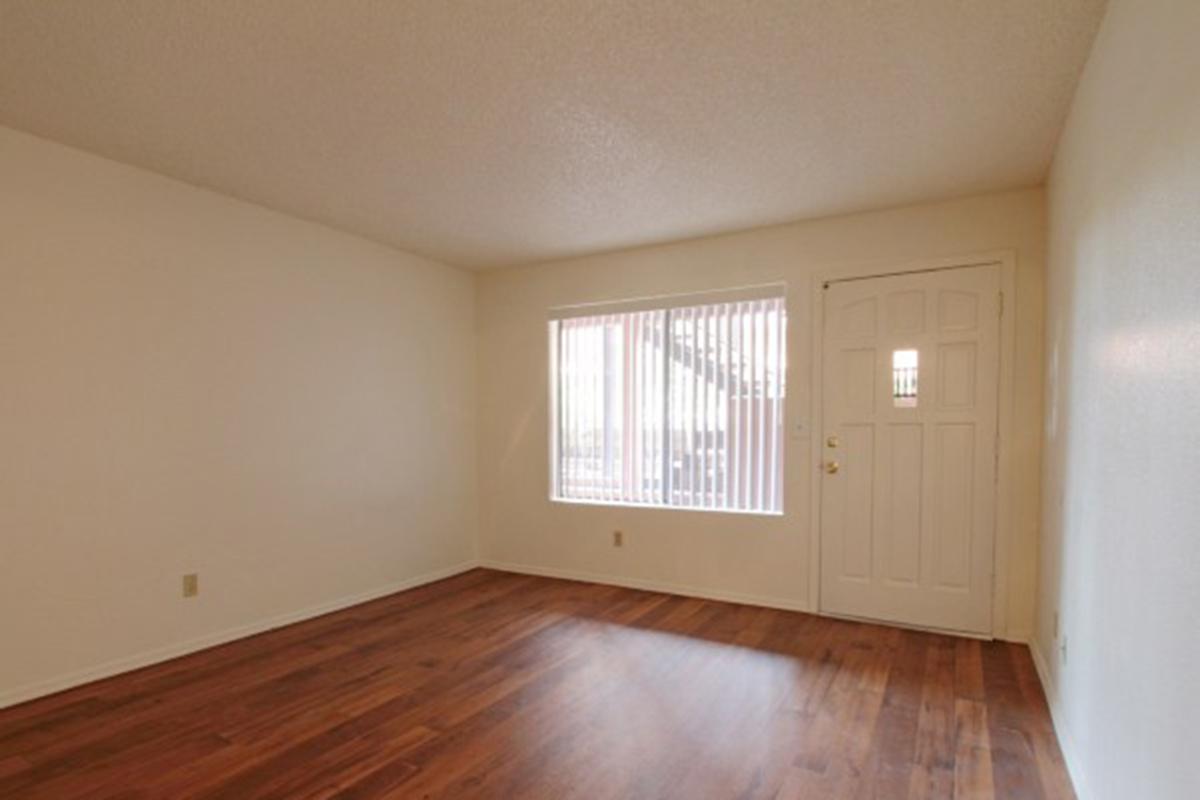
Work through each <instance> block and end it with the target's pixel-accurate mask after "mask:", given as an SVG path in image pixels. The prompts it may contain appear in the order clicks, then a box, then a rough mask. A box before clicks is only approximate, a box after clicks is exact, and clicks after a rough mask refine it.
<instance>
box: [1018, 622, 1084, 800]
mask: <svg viewBox="0 0 1200 800" xmlns="http://www.w3.org/2000/svg"><path fill="white" fill-rule="evenodd" d="M1029 653H1030V655H1031V656H1033V667H1034V669H1035V670H1037V674H1038V680H1040V681H1041V682H1042V691H1043V692H1044V693H1045V694H1046V704H1047V705H1048V706H1050V720H1051V722H1053V723H1054V734H1055V736H1057V737H1058V749H1059V750H1061V751H1062V754H1063V761H1064V762H1065V763H1066V765H1067V774H1069V775H1070V776H1071V783H1072V784H1073V785H1074V787H1075V796H1076V797H1077V798H1079V800H1091V798H1093V797H1095V796H1096V795H1094V794H1092V792H1091V790H1090V789H1089V788H1088V783H1087V780H1086V778H1084V773H1083V765H1082V764H1080V763H1079V755H1078V752H1079V751H1078V750H1076V749H1075V744H1074V741H1073V740H1072V739H1071V734H1070V732H1069V731H1067V728H1066V725H1064V724H1063V718H1062V707H1061V706H1060V705H1059V698H1058V687H1057V685H1056V684H1055V683H1054V681H1053V680H1052V679H1051V677H1050V669H1049V666H1048V665H1047V662H1046V659H1045V657H1044V656H1043V655H1042V651H1041V648H1039V647H1038V643H1037V637H1036V636H1031V637H1030V638H1029Z"/></svg>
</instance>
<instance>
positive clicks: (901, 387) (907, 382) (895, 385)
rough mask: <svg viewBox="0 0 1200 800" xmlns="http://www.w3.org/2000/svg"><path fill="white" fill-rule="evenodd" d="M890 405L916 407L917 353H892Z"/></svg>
mask: <svg viewBox="0 0 1200 800" xmlns="http://www.w3.org/2000/svg"><path fill="white" fill-rule="evenodd" d="M892 405H893V406H894V407H896V408H916V407H917V351H916V350H894V351H892Z"/></svg>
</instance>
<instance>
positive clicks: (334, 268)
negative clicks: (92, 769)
mask: <svg viewBox="0 0 1200 800" xmlns="http://www.w3.org/2000/svg"><path fill="white" fill-rule="evenodd" d="M473 313H474V286H473V279H472V278H471V276H470V275H467V274H465V273H461V272H459V271H457V270H453V269H450V268H447V267H443V266H440V265H437V264H434V263H432V262H429V261H426V260H423V259H420V258H417V257H414V256H409V255H405V254H403V253H399V252H397V251H394V250H390V249H387V248H384V247H380V246H377V245H373V244H369V243H367V242H365V241H363V240H361V239H356V238H354V237H350V236H346V235H343V234H340V233H336V232H334V231H331V230H329V229H327V228H324V227H320V226H317V225H312V224H308V223H305V222H301V221H298V220H296V219H293V218H289V217H285V216H282V215H279V214H276V213H273V212H270V211H267V210H265V209H262V208H259V207H256V206H251V205H247V204H244V203H240V202H237V201H234V200H231V199H229V198H226V197H222V196H219V195H216V194H212V193H209V192H205V191H201V190H198V189H195V188H191V187H188V186H185V185H183V184H180V183H176V182H173V181H170V180H167V179H164V178H161V177H157V176H155V175H152V174H150V173H148V172H144V171H140V170H137V169H133V168H130V167H126V166H122V165H119V164H116V163H113V162H110V161H106V160H103V159H100V158H96V157H93V156H90V155H85V154H83V153H80V152H78V151H74V150H70V149H67V148H64V147H61V146H59V145H55V144H51V143H48V142H45V141H42V140H38V139H34V138H31V137H28V136H25V135H23V134H19V133H17V132H15V131H11V130H8V129H3V128H0V653H2V655H0V704H3V703H5V702H12V701H14V700H16V699H20V698H21V697H25V696H28V695H30V694H35V693H39V692H44V691H47V690H49V689H53V688H58V687H61V686H62V685H64V684H67V683H71V682H76V681H79V680H82V679H84V678H89V677H94V676H96V675H98V674H103V673H104V672H106V671H112V670H113V669H119V668H124V667H129V666H133V665H136V664H138V663H141V662H142V661H145V660H147V659H151V658H155V657H162V656H164V655H170V654H172V653H175V652H179V651H180V650H181V649H184V650H185V649H188V647H192V646H196V645H197V644H205V643H211V642H212V641H216V640H220V639H221V638H223V637H224V636H227V635H230V634H231V633H236V632H243V633H244V632H246V631H248V630H253V629H255V628H256V627H258V626H261V625H263V624H269V623H270V622H271V621H278V620H279V619H281V618H287V617H289V616H291V615H295V614H297V613H303V612H304V611H305V610H311V609H313V608H314V607H323V606H325V605H328V604H333V603H337V602H340V601H341V602H344V601H345V600H346V599H348V598H354V597H360V596H362V595H363V594H364V593H367V594H369V593H372V592H375V591H380V590H385V589H387V588H388V587H395V586H397V585H403V584H404V583H405V582H406V581H409V580H411V579H414V578H417V577H419V576H423V575H427V574H429V573H434V572H437V571H441V570H446V569H448V568H453V567H454V566H455V565H459V564H461V563H462V562H464V561H468V560H470V559H472V558H473V557H474V537H475V526H476V516H475V490H474V485H475V480H474V475H473V469H474V467H473V465H474V458H475V431H474V418H475V401H474V363H475V354H474V347H475V344H474V337H473ZM192 571H198V572H199V573H200V585H201V593H200V596H199V597H197V598H195V599H191V600H183V599H181V596H180V594H181V593H180V580H181V577H180V576H181V575H182V573H185V572H192Z"/></svg>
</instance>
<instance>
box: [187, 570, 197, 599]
mask: <svg viewBox="0 0 1200 800" xmlns="http://www.w3.org/2000/svg"><path fill="white" fill-rule="evenodd" d="M198 594H200V576H199V575H198V574H196V573H195V572H189V573H188V574H187V575H184V576H183V596H184V597H195V596H196V595H198Z"/></svg>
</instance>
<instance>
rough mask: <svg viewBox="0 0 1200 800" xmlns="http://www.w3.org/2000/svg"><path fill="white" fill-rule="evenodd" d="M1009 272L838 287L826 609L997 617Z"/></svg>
mask: <svg viewBox="0 0 1200 800" xmlns="http://www.w3.org/2000/svg"><path fill="white" fill-rule="evenodd" d="M999 277H1000V276H999V268H998V267H996V266H986V267H966V268H962V269H953V270H939V271H931V272H924V273H913V274H907V275H896V276H888V277H880V278H869V279H862V280H852V281H844V282H834V283H831V284H830V285H829V286H828V287H827V288H826V291H825V334H824V353H823V370H824V372H823V382H824V386H823V393H824V401H823V407H824V421H825V430H824V431H823V433H824V437H823V442H822V444H823V445H824V447H823V459H824V462H825V465H826V467H827V469H826V471H825V473H824V476H823V478H822V489H821V608H822V610H824V611H828V612H831V613H838V614H847V615H852V616H859V617H868V618H874V619H881V620H887V621H894V622H901V623H906V624H912V625H920V626H925V627H934V628H946V629H950V630H961V631H967V632H973V633H987V632H989V631H990V629H991V598H992V570H993V552H992V542H993V536H994V532H993V526H994V521H995V469H996V464H995V447H996V439H995V437H996V422H997V418H996V415H997V397H996V395H997V383H998V380H999V308H1000V307H999ZM835 462H836V466H837V468H836V470H835V469H832V468H831V467H832V465H833V464H834V463H835Z"/></svg>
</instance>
